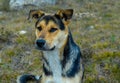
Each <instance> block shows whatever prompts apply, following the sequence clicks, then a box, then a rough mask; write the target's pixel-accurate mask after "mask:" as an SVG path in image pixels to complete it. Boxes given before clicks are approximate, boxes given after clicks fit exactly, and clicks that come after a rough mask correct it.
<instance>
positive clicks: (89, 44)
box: [0, 0, 120, 83]
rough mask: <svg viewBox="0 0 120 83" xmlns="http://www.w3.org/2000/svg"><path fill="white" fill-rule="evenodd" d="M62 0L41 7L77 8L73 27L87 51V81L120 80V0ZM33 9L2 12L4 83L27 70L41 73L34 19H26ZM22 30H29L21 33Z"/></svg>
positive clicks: (1, 68) (52, 9)
mask: <svg viewBox="0 0 120 83" xmlns="http://www.w3.org/2000/svg"><path fill="white" fill-rule="evenodd" d="M71 2H72V3H71ZM59 4H60V5H59ZM59 4H58V5H56V6H47V7H45V8H44V7H43V8H40V9H42V10H44V11H47V12H55V11H56V10H58V9H60V8H61V7H62V8H74V10H75V14H74V17H73V20H72V22H71V24H70V28H71V30H72V33H73V36H74V40H75V41H76V42H77V44H78V45H79V46H80V47H81V51H82V54H83V59H84V65H85V77H84V83H120V79H119V77H120V52H119V51H120V34H119V33H120V28H119V26H120V17H119V15H120V11H118V10H119V5H120V1H119V0H115V1H114V0H111V1H109V0H91V1H89V0H77V1H72V0H66V1H65V3H64V4H63V3H62V2H59ZM29 9H33V8H32V7H27V8H25V9H24V10H20V11H9V12H2V13H3V14H0V43H1V44H0V83H15V80H16V78H17V76H19V75H21V74H25V73H31V74H35V75H38V74H41V71H42V70H41V69H42V68H41V66H42V63H41V60H40V58H41V56H40V55H41V54H40V52H39V51H38V50H36V49H35V47H34V40H35V34H34V31H35V29H34V22H30V23H29V22H28V21H27V20H26V18H27V14H28V12H29ZM21 30H25V31H27V33H26V34H22V35H21V34H19V31H21ZM38 70H39V71H38Z"/></svg>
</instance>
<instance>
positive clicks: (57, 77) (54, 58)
mask: <svg viewBox="0 0 120 83" xmlns="http://www.w3.org/2000/svg"><path fill="white" fill-rule="evenodd" d="M43 53H44V57H45V58H46V59H47V61H48V63H49V66H50V70H51V71H52V73H53V79H54V83H62V76H61V74H62V68H61V64H60V57H59V54H60V53H59V50H57V49H55V50H53V51H44V52H43ZM46 83H48V82H47V81H46Z"/></svg>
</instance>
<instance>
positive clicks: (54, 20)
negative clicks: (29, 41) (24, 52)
mask: <svg viewBox="0 0 120 83" xmlns="http://www.w3.org/2000/svg"><path fill="white" fill-rule="evenodd" d="M72 16H73V9H61V10H59V11H58V12H57V13H55V14H53V15H52V14H46V13H44V12H43V11H41V10H31V11H30V12H29V17H28V19H30V18H35V19H36V24H35V28H36V31H35V34H36V41H35V46H36V48H37V49H38V50H41V51H42V54H43V55H42V59H43V74H42V76H40V77H39V76H34V75H29V74H28V75H22V76H21V77H19V79H18V81H17V83H27V82H28V81H29V80H35V81H36V83H82V80H83V75H84V67H83V63H82V55H81V52H80V48H79V46H78V45H77V44H76V43H75V42H74V40H73V37H72V34H71V31H70V28H69V27H68V25H69V23H70V20H71V18H72Z"/></svg>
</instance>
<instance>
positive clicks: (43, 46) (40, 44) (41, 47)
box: [36, 39, 55, 51]
mask: <svg viewBox="0 0 120 83" xmlns="http://www.w3.org/2000/svg"><path fill="white" fill-rule="evenodd" d="M36 47H37V49H39V50H44V51H51V50H54V49H55V46H53V47H52V48H50V47H48V45H47V44H46V41H45V40H44V39H38V40H36Z"/></svg>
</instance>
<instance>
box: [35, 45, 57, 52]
mask: <svg viewBox="0 0 120 83" xmlns="http://www.w3.org/2000/svg"><path fill="white" fill-rule="evenodd" d="M35 47H36V49H38V50H41V51H52V50H54V49H55V46H53V47H52V48H48V47H39V46H38V45H36V44H35Z"/></svg>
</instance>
